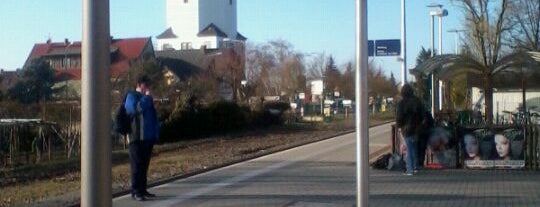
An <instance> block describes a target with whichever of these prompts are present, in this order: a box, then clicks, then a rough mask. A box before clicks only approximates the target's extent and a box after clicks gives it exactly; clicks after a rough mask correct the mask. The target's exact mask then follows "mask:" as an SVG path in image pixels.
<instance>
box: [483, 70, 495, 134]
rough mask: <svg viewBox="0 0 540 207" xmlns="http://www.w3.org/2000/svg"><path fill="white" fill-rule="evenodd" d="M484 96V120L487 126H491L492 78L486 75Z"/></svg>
mask: <svg viewBox="0 0 540 207" xmlns="http://www.w3.org/2000/svg"><path fill="white" fill-rule="evenodd" d="M484 94H485V97H484V98H485V104H486V106H485V107H486V108H485V120H486V124H487V125H488V126H491V125H493V76H492V75H491V74H488V75H486V76H485V78H484Z"/></svg>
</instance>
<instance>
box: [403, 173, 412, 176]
mask: <svg viewBox="0 0 540 207" xmlns="http://www.w3.org/2000/svg"><path fill="white" fill-rule="evenodd" d="M403 175H405V176H413V175H414V174H413V173H412V172H406V173H403Z"/></svg>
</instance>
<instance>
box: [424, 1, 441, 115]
mask: <svg viewBox="0 0 540 207" xmlns="http://www.w3.org/2000/svg"><path fill="white" fill-rule="evenodd" d="M427 7H429V8H438V10H440V9H441V8H442V5H440V4H436V3H432V4H430V5H427ZM437 14H438V12H437V10H436V9H435V10H431V11H430V12H429V16H431V27H430V28H431V57H434V56H435V25H434V24H435V16H437ZM436 87H437V84H436V80H435V75H434V72H432V73H431V116H433V117H435V111H436V110H437V102H436V100H437V96H436V94H435V88H436Z"/></svg>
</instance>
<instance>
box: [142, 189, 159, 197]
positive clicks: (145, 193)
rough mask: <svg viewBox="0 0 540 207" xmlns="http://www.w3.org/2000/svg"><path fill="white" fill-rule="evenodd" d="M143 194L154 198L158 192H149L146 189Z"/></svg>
mask: <svg viewBox="0 0 540 207" xmlns="http://www.w3.org/2000/svg"><path fill="white" fill-rule="evenodd" d="M143 196H144V197H148V198H154V197H156V194H153V193H149V192H148V191H144V193H143Z"/></svg>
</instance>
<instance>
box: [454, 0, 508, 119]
mask: <svg viewBox="0 0 540 207" xmlns="http://www.w3.org/2000/svg"><path fill="white" fill-rule="evenodd" d="M453 1H454V2H458V3H459V4H460V5H461V6H462V8H463V12H464V16H465V22H464V23H465V27H466V28H467V31H468V38H467V39H466V41H467V42H468V44H467V45H468V47H466V50H467V51H465V54H463V55H462V56H463V58H462V59H461V60H460V61H461V64H462V65H464V66H466V67H468V68H470V69H473V70H475V71H476V72H477V73H480V74H481V75H482V77H483V78H484V80H483V82H484V94H485V103H486V108H485V115H486V121H487V123H490V124H491V123H493V75H494V72H495V68H496V66H497V63H498V61H499V60H500V58H501V57H502V56H504V52H503V43H502V40H503V38H504V37H505V35H507V34H508V32H509V31H510V29H511V25H510V24H508V21H507V20H508V18H507V17H508V12H507V9H508V8H510V6H511V3H510V2H509V1H508V0H500V1H497V3H498V5H491V3H493V1H490V0H453Z"/></svg>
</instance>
